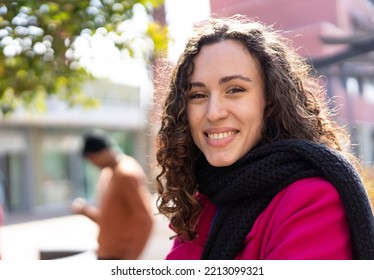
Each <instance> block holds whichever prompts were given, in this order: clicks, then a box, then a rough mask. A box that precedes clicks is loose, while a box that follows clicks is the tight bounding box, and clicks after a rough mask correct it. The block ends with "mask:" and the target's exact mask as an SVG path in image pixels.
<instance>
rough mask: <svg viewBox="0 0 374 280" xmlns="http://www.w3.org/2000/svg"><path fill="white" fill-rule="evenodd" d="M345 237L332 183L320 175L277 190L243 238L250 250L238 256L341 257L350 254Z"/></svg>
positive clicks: (340, 205)
mask: <svg viewBox="0 0 374 280" xmlns="http://www.w3.org/2000/svg"><path fill="white" fill-rule="evenodd" d="M349 239H350V235H349V227H348V222H347V218H346V215H345V210H344V205H343V203H342V200H341V198H340V196H339V193H338V192H337V190H336V188H335V187H334V185H333V184H331V183H330V182H329V181H327V180H326V179H324V178H319V177H313V178H305V179H300V180H297V181H295V182H294V183H292V184H290V185H288V186H287V187H286V188H284V189H283V190H282V191H280V192H279V193H278V194H277V195H276V196H275V197H274V198H273V200H272V201H271V202H270V204H269V205H268V207H267V208H266V209H265V210H264V211H263V212H262V213H261V215H260V216H259V217H258V219H257V220H256V222H255V224H254V226H253V228H252V230H251V232H250V233H249V234H248V236H247V238H246V243H247V245H248V246H249V247H250V248H249V247H248V248H249V249H250V250H249V249H248V248H247V249H248V250H244V252H243V256H242V257H244V258H246V257H250V258H260V259H345V258H350V253H351V252H350V246H349ZM305 240H309V241H308V242H307V243H305ZM323 248H329V250H323Z"/></svg>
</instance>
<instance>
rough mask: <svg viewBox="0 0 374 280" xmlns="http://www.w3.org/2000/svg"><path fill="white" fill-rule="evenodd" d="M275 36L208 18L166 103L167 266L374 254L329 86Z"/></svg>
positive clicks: (363, 198)
mask: <svg viewBox="0 0 374 280" xmlns="http://www.w3.org/2000/svg"><path fill="white" fill-rule="evenodd" d="M309 70H310V69H309V67H308V64H307V63H305V61H303V59H302V58H300V57H299V56H298V55H296V53H295V52H294V51H293V50H292V48H291V47H290V44H289V43H288V42H287V41H286V39H284V38H283V37H281V36H280V35H279V33H278V32H276V31H274V30H272V29H271V28H270V27H266V26H264V25H262V24H260V23H258V22H251V21H249V20H246V19H243V18H231V19H211V20H209V21H207V22H206V23H204V24H202V25H201V26H200V28H199V29H198V32H197V35H196V36H194V37H192V38H190V40H189V42H188V43H187V45H186V48H185V51H184V52H183V54H182V55H181V56H180V59H179V61H178V63H177V65H176V67H175V70H174V72H173V75H172V78H171V82H170V89H169V92H168V95H167V97H166V101H165V107H164V112H163V116H162V123H161V128H160V131H159V135H158V136H159V145H160V147H159V150H158V152H157V160H158V163H159V164H160V166H161V168H162V169H161V172H160V174H159V175H158V177H157V181H158V191H159V194H160V196H159V200H158V208H159V211H160V213H162V214H164V215H166V216H167V217H169V218H170V226H171V228H172V229H173V230H174V231H175V232H176V236H175V240H174V246H173V248H172V250H171V252H170V253H169V254H168V256H167V257H166V258H167V259H352V258H353V259H374V222H373V213H372V210H371V206H370V203H369V200H368V197H367V194H366V192H365V189H364V187H363V185H362V183H361V180H360V178H359V176H358V174H357V172H356V171H355V169H354V168H353V165H352V164H351V163H350V160H348V159H352V158H353V157H352V156H350V155H349V152H348V150H347V148H348V145H347V138H346V137H345V134H344V131H343V130H341V129H340V128H339V127H338V126H337V125H336V124H335V123H334V122H333V121H332V120H331V119H330V116H329V113H328V110H327V105H326V102H325V100H324V96H325V89H324V88H323V87H322V86H321V85H320V83H319V81H318V80H316V79H314V78H313V77H312V76H310V73H309Z"/></svg>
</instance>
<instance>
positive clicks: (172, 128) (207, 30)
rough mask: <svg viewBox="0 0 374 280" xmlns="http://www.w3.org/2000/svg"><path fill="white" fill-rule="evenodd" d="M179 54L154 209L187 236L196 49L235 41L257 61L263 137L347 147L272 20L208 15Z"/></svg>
mask: <svg viewBox="0 0 374 280" xmlns="http://www.w3.org/2000/svg"><path fill="white" fill-rule="evenodd" d="M196 30H197V33H196V35H195V36H193V37H191V38H190V39H189V41H188V43H187V45H186V48H185V50H184V52H183V53H182V55H181V56H180V58H179V60H178V62H177V64H176V66H175V68H174V71H173V73H172V75H171V80H170V84H169V89H168V91H169V92H168V95H167V97H166V100H165V105H164V109H163V114H162V121H161V128H160V130H159V133H158V144H159V148H158V152H157V155H156V156H157V161H158V163H159V165H160V166H161V171H160V173H159V174H158V176H157V184H158V186H157V187H158V192H159V198H158V203H157V204H158V209H159V211H160V213H162V214H164V215H166V216H167V217H168V218H169V219H170V222H171V226H172V227H173V229H174V230H175V231H176V233H177V235H178V236H179V237H180V238H181V239H183V240H192V239H193V238H194V237H195V235H196V223H197V219H198V216H199V213H200V210H201V206H200V204H199V201H198V199H197V198H196V193H197V184H196V179H195V172H194V171H195V166H196V159H197V157H198V156H199V155H200V154H201V152H200V150H199V149H198V148H197V146H196V145H195V143H194V141H193V139H192V136H191V132H190V127H189V123H188V117H187V99H186V93H187V92H188V91H189V89H190V76H191V74H192V72H193V69H194V63H193V62H194V58H195V57H196V55H197V54H198V53H199V51H200V49H201V48H202V47H203V46H205V45H208V44H214V43H216V42H220V41H222V40H229V39H233V40H237V41H240V42H241V43H242V44H243V45H244V46H245V47H246V48H247V50H248V51H249V53H250V54H251V55H252V56H254V57H255V58H256V59H257V60H258V61H259V62H260V65H261V67H262V71H263V78H264V84H265V98H266V101H267V104H268V105H267V107H266V108H265V111H264V125H263V128H262V132H261V133H262V135H261V136H262V140H261V141H262V142H272V141H277V140H280V139H304V140H310V141H313V142H317V143H323V144H325V145H327V146H329V147H331V148H333V149H336V150H338V151H340V152H346V153H348V150H347V149H348V146H347V145H346V144H348V143H349V142H348V137H346V134H345V131H344V130H343V129H341V128H340V127H339V126H338V125H337V124H336V123H334V122H333V121H332V118H331V114H330V112H331V110H329V109H328V102H327V100H326V98H325V96H326V91H325V87H324V85H322V84H321V82H320V81H319V79H317V78H316V76H315V75H313V73H312V68H311V67H310V66H309V64H308V63H307V62H306V61H305V59H303V58H302V57H300V56H299V55H297V54H296V52H295V51H294V49H293V48H292V46H291V42H290V41H289V40H288V39H286V38H285V37H283V36H282V35H281V34H280V32H279V31H277V30H274V29H273V28H272V27H271V26H266V25H264V24H262V23H260V22H256V21H252V20H250V19H247V18H243V17H231V18H221V19H213V18H212V19H209V20H208V21H206V22H204V23H202V24H200V25H199V26H197V29H196Z"/></svg>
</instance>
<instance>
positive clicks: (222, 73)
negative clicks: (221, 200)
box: [187, 40, 266, 167]
mask: <svg viewBox="0 0 374 280" xmlns="http://www.w3.org/2000/svg"><path fill="white" fill-rule="evenodd" d="M190 82H191V86H192V87H191V90H190V91H189V92H188V93H187V100H188V101H187V114H188V120H189V124H190V128H191V134H192V137H193V140H194V142H195V144H196V145H197V147H198V148H199V149H200V150H201V152H202V153H203V154H204V155H205V157H206V159H207V160H208V162H209V163H210V164H211V165H213V166H217V167H218V166H228V165H231V164H233V163H235V162H236V161H237V160H238V159H240V158H241V157H242V156H243V155H245V154H246V153H247V152H248V151H249V150H251V149H252V148H253V147H254V146H255V145H256V144H257V143H258V142H259V140H260V138H261V129H262V126H263V114H264V109H265V106H266V101H265V89H264V88H265V87H264V82H263V78H262V69H261V66H260V64H259V62H258V61H257V60H256V59H255V58H254V57H253V56H252V55H251V54H250V53H249V52H248V51H247V49H246V48H245V47H244V45H243V44H242V43H241V42H239V41H236V40H225V41H221V42H218V43H214V44H211V45H205V46H203V47H202V48H201V50H200V52H199V54H198V55H197V56H196V57H195V59H194V71H193V73H192V76H191V80H190Z"/></svg>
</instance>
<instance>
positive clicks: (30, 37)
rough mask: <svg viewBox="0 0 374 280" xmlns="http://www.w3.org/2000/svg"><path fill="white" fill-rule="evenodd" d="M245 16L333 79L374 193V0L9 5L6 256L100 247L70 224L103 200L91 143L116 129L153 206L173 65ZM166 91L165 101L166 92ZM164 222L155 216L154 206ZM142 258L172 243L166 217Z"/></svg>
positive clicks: (0, 185) (1, 164) (5, 21)
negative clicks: (87, 136)
mask: <svg viewBox="0 0 374 280" xmlns="http://www.w3.org/2000/svg"><path fill="white" fill-rule="evenodd" d="M234 14H243V15H247V16H249V17H252V18H255V19H257V20H260V21H262V22H264V23H267V24H271V25H274V27H275V28H278V29H280V30H283V31H285V35H286V36H287V37H289V38H290V39H292V40H293V42H294V46H295V48H296V49H297V50H298V52H299V54H301V55H302V56H304V57H305V58H306V59H307V60H308V61H309V62H310V63H311V65H312V66H313V67H314V68H315V69H316V70H317V73H318V75H321V76H323V77H324V78H323V81H324V82H325V83H326V86H327V89H328V97H329V99H330V100H331V104H330V105H331V108H334V109H335V115H334V118H336V120H337V121H338V122H339V123H340V124H342V125H344V126H345V127H346V129H347V130H348V132H349V134H350V135H351V140H352V142H353V143H354V146H353V149H354V152H355V154H356V155H357V156H358V157H359V158H360V159H361V161H362V163H363V166H364V170H363V174H364V180H365V186H366V187H367V189H368V192H369V194H370V195H371V197H374V195H373V189H374V171H373V163H374V113H373V112H374V1H373V0H314V1H309V0H210V1H209V0H165V1H163V0H138V1H135V0H126V1H121V0H85V1H58V0H55V1H52V0H50V1H49V0H40V1H38V0H20V1H12V0H9V1H7V0H5V1H2V2H1V3H0V204H1V205H2V208H3V216H4V218H3V226H2V228H0V255H1V256H2V258H3V259H35V258H36V259H37V258H39V257H40V254H39V253H40V252H41V251H43V250H53V249H66V250H78V249H79V250H86V251H87V250H94V248H95V246H96V243H95V242H96V241H95V240H96V239H95V238H96V234H97V228H96V225H94V224H92V223H91V222H90V221H88V220H87V219H85V218H84V217H80V216H72V215H71V212H70V204H71V202H72V200H73V199H74V198H76V197H78V196H80V197H85V198H86V199H88V200H90V201H93V202H94V201H95V195H96V194H95V184H96V179H97V176H98V170H97V169H95V168H94V167H93V166H92V165H90V164H89V163H87V162H85V161H84V160H83V159H82V157H81V155H80V145H81V138H80V136H81V134H82V133H83V132H84V131H85V130H86V129H89V128H100V129H103V130H105V131H107V132H108V133H109V134H110V135H111V137H112V138H113V139H114V140H115V141H116V143H117V144H118V147H119V149H121V150H122V151H123V152H125V153H127V154H129V155H131V156H133V157H135V158H136V159H137V160H139V162H140V163H141V164H142V165H143V167H144V169H145V170H146V172H147V174H148V179H149V186H148V187H149V190H150V193H151V194H152V198H151V199H152V204H153V205H154V206H155V198H156V195H155V184H154V179H155V176H156V174H157V169H156V167H155V160H154V154H155V135H156V133H157V129H158V125H159V120H158V117H157V116H158V109H159V106H160V102H159V101H160V100H162V92H160V91H159V90H157V89H158V86H159V85H161V86H162V83H163V81H165V80H166V78H165V77H163V76H162V75H163V74H164V72H163V71H162V69H164V67H165V63H167V64H170V65H172V64H173V63H175V61H176V59H177V58H178V55H179V54H180V52H181V51H182V49H183V47H184V43H185V40H186V37H187V36H188V35H189V34H190V33H191V30H192V27H193V25H194V24H195V23H197V22H199V21H202V20H204V19H206V18H208V17H209V16H215V17H217V16H230V15H234ZM156 90H157V93H156ZM154 211H155V214H156V213H157V211H156V208H155V207H154ZM155 217H156V219H157V225H156V227H155V232H154V234H153V236H152V238H151V240H150V242H149V244H148V246H147V248H146V250H145V252H144V254H143V258H144V259H162V258H163V256H164V255H165V252H167V251H168V249H169V248H170V246H171V243H170V241H169V240H168V237H169V236H171V235H172V234H171V232H170V230H169V229H168V226H167V221H165V220H164V219H163V218H162V217H160V216H158V215H156V216H155Z"/></svg>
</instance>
